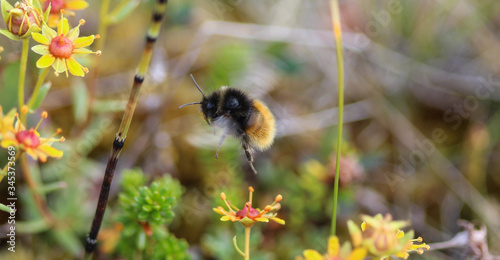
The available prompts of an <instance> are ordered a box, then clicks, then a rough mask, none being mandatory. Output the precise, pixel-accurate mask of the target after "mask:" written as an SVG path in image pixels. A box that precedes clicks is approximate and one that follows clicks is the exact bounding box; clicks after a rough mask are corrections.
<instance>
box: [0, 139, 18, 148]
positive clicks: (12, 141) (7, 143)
mask: <svg viewBox="0 0 500 260" xmlns="http://www.w3.org/2000/svg"><path fill="white" fill-rule="evenodd" d="M18 145H19V143H18V142H17V140H16V139H4V140H2V142H1V143H0V146H2V147H3V148H7V147H9V146H15V147H17V146H18Z"/></svg>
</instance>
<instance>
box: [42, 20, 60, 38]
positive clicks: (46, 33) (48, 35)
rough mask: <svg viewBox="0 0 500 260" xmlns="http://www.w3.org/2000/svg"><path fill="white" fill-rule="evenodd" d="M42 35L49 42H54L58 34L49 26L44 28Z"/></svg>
mask: <svg viewBox="0 0 500 260" xmlns="http://www.w3.org/2000/svg"><path fill="white" fill-rule="evenodd" d="M56 24H57V23H56ZM42 34H43V36H45V38H47V39H48V40H49V41H52V39H54V38H55V37H56V36H57V32H56V31H54V30H53V29H51V28H49V27H48V26H42Z"/></svg>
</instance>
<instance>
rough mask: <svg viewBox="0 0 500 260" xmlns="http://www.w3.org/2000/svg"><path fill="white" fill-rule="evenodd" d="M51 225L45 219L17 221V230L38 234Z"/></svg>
mask: <svg viewBox="0 0 500 260" xmlns="http://www.w3.org/2000/svg"><path fill="white" fill-rule="evenodd" d="M49 228H50V227H49V225H47V223H46V222H45V220H43V219H37V220H30V221H16V230H17V231H18V232H19V233H24V234H37V233H41V232H44V231H47V230H48V229H49Z"/></svg>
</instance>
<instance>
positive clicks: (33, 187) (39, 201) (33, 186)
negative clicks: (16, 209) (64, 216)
mask: <svg viewBox="0 0 500 260" xmlns="http://www.w3.org/2000/svg"><path fill="white" fill-rule="evenodd" d="M27 159H28V158H27V157H26V154H25V153H23V154H22V156H21V167H22V169H23V177H24V180H25V181H26V184H28V188H29V189H30V191H31V195H32V196H33V200H34V201H35V205H36V208H37V209H38V212H39V213H40V214H41V215H42V218H43V220H44V221H45V223H47V225H48V226H52V225H53V224H54V223H55V221H54V217H53V216H52V213H50V211H49V207H48V206H47V203H45V198H44V197H42V196H40V194H39V193H38V190H39V189H38V187H37V183H36V182H35V180H34V179H33V176H31V171H30V168H29V166H28V160H27Z"/></svg>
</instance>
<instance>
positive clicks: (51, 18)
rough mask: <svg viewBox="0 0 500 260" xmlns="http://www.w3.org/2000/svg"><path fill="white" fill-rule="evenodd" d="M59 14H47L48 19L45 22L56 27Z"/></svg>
mask: <svg viewBox="0 0 500 260" xmlns="http://www.w3.org/2000/svg"><path fill="white" fill-rule="evenodd" d="M60 18H61V17H60V15H59V14H50V15H49V21H48V22H47V24H48V25H49V26H50V27H52V28H54V27H57V24H58V23H59V19H60Z"/></svg>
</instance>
